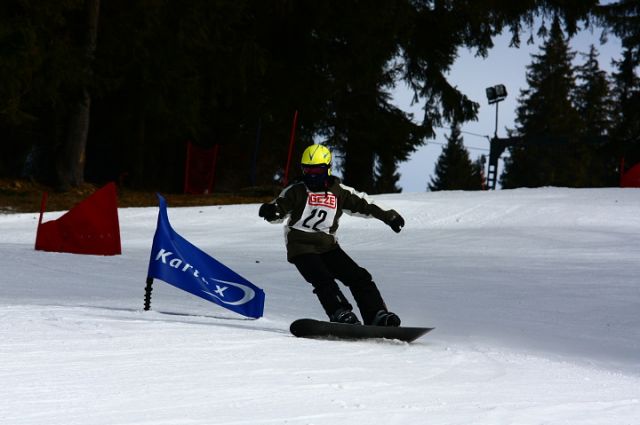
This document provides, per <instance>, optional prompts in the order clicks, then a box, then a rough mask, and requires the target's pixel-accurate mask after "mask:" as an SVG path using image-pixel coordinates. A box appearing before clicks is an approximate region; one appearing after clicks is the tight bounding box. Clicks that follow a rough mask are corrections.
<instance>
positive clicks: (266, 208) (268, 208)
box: [258, 204, 280, 221]
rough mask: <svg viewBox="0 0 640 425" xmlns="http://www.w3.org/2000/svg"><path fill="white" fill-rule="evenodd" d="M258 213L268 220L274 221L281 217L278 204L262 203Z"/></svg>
mask: <svg viewBox="0 0 640 425" xmlns="http://www.w3.org/2000/svg"><path fill="white" fill-rule="evenodd" d="M258 215H259V216H260V217H262V218H264V219H265V220H267V221H273V220H277V219H278V218H280V216H279V215H278V207H276V204H262V205H261V206H260V211H258Z"/></svg>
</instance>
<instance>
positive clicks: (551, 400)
mask: <svg viewBox="0 0 640 425" xmlns="http://www.w3.org/2000/svg"><path fill="white" fill-rule="evenodd" d="M375 199H376V201H377V202H379V203H381V204H383V205H385V206H386V207H389V208H394V209H396V210H398V211H399V212H401V214H402V215H403V216H404V217H405V219H406V221H407V225H406V227H405V229H404V230H403V231H402V232H401V233H400V234H398V235H396V234H395V233H393V232H392V231H391V230H390V229H389V228H387V227H386V226H385V225H384V224H382V223H381V222H379V221H376V220H366V219H362V218H355V217H345V218H344V219H343V220H342V221H341V229H340V231H339V235H340V241H341V244H342V246H343V248H344V249H345V250H346V251H347V252H349V253H350V254H351V256H352V257H353V258H354V259H355V260H356V261H357V262H359V263H360V264H361V265H362V266H364V267H366V268H367V269H368V270H369V271H370V272H371V273H372V275H373V276H374V278H375V280H376V282H377V283H378V285H379V287H380V289H381V292H382V294H383V296H384V297H385V299H386V301H387V304H388V306H389V308H390V309H392V310H393V311H395V312H397V313H398V314H399V315H400V316H401V318H402V319H403V323H404V324H406V325H414V326H435V327H436V330H434V331H433V332H431V333H430V334H427V335H426V336H424V337H423V338H421V339H419V340H418V341H416V342H415V343H413V344H402V343H398V342H394V341H368V342H345V341H320V340H307V339H296V338H294V337H292V336H290V335H289V333H288V325H289V323H290V322H291V321H292V320H294V319H296V318H299V317H317V318H322V317H323V313H322V311H321V309H320V307H319V304H318V303H317V301H316V300H315V299H314V295H313V294H312V293H311V290H310V285H308V284H307V283H305V282H303V281H302V279H301V278H300V277H298V275H297V271H296V270H295V268H294V267H293V266H291V265H290V264H288V263H287V262H286V260H285V256H284V247H283V233H282V227H281V226H279V225H270V224H268V223H265V222H264V221H262V220H261V219H260V218H258V217H257V205H236V206H220V207H217V206H216V207H200V208H171V205H169V218H170V220H171V223H172V225H173V227H174V228H175V229H176V231H178V232H179V233H180V234H181V235H182V236H184V237H185V238H187V239H188V240H189V241H191V242H192V243H194V244H195V245H197V246H199V247H200V248H202V249H203V250H205V251H206V252H208V253H210V254H211V255H213V256H214V257H216V258H217V259H218V260H220V261H221V262H223V263H225V264H226V265H227V266H229V267H231V268H232V269H234V270H235V271H237V272H238V273H240V274H241V275H243V276H244V277H246V278H247V279H249V280H250V281H252V282H253V283H255V284H256V285H258V286H260V287H261V288H263V289H264V290H265V292H266V295H267V300H266V308H265V316H264V317H263V318H261V319H259V320H245V319H243V318H241V317H239V316H237V315H235V314H234V313H231V312H228V311H226V310H223V309H221V308H220V307H218V306H216V305H214V304H211V303H207V302H206V301H204V300H200V299H199V298H195V297H193V296H192V295H190V294H187V293H185V292H181V291H179V290H178V289H176V288H174V287H172V286H170V285H167V284H165V283H163V282H160V281H156V282H155V284H154V292H153V303H152V311H149V312H144V311H142V304H143V295H144V281H145V277H146V269H147V265H148V260H149V255H150V252H149V251H150V247H151V240H152V237H153V233H154V230H155V223H156V218H157V208H140V209H121V210H120V211H119V215H120V226H121V233H122V241H123V255H121V256H116V257H96V256H78V255H70V254H56V253H45V252H36V251H34V250H33V243H34V239H35V228H36V224H37V216H36V215H35V214H10V215H0V318H1V320H0V383H1V384H2V385H0V424H7V425H22V424H25V425H33V424H60V425H62V424H64V425H73V424H92V425H101V424H105V425H107V424H109V425H114V424H118V425H129V424H144V425H147V424H154V425H156V424H158V425H161V424H162V425H164V424H166V425H181V424H185V425H187V424H189V425H192V424H228V425H231V424H234V425H235V424H295V425H298V424H300V425H301V424H315V425H319V424H327V425H329V424H331V425H335V424H343V423H344V424H364V423H366V424H385V425H391V424H423V423H434V424H465V425H468V424H616V425H618V424H638V423H640V315H639V312H640V283H639V277H640V264H639V262H638V259H639V258H640V244H638V240H639V239H640V190H634V189H624V190H623V189H589V190H571V189H560V188H544V189H535V190H534V189H530V190H527V189H521V190H513V191H507V190H503V191H496V192H482V193H479V192H474V193H465V192H440V193H424V194H399V195H384V196H378V197H375ZM59 215H60V213H50V214H47V215H46V216H45V220H48V219H53V218H56V217H57V216H59Z"/></svg>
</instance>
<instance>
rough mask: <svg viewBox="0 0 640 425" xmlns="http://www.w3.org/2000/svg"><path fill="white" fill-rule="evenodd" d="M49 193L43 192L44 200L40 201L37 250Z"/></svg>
mask: <svg viewBox="0 0 640 425" xmlns="http://www.w3.org/2000/svg"><path fill="white" fill-rule="evenodd" d="M48 196H49V193H48V192H42V200H41V201H40V218H39V219H38V228H37V229H36V245H35V246H36V249H37V246H38V233H39V232H40V226H41V225H42V216H43V215H44V209H45V208H46V207H47V197H48Z"/></svg>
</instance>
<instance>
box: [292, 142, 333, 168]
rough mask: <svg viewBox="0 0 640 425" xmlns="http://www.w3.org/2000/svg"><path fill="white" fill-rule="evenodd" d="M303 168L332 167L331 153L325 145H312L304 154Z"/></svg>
mask: <svg viewBox="0 0 640 425" xmlns="http://www.w3.org/2000/svg"><path fill="white" fill-rule="evenodd" d="M300 163H301V164H302V166H309V165H311V166H313V165H326V166H327V167H330V166H331V151H330V150H329V149H327V147H326V146H323V145H311V146H309V147H308V148H306V149H305V150H304V152H302V160H301V161H300Z"/></svg>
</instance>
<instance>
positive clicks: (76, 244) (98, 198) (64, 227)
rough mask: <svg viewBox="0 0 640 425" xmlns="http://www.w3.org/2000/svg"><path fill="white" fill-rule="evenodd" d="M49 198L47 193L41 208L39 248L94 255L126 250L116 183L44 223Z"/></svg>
mask: <svg viewBox="0 0 640 425" xmlns="http://www.w3.org/2000/svg"><path fill="white" fill-rule="evenodd" d="M45 202H46V194H45V197H44V198H43V201H42V207H41V209H40V221H39V222H38V231H37V234H36V250H39V251H53V252H69V253H72V254H91V255H118V254H121V253H122V248H121V246H120V225H119V223H118V200H117V195H116V185H115V184H114V183H109V184H107V185H106V186H104V187H103V188H101V189H99V190H97V191H96V192H95V193H94V194H93V195H91V196H89V197H88V198H86V199H85V200H84V201H82V202H80V203H79V204H77V205H76V206H74V207H73V208H72V209H70V210H69V211H68V212H67V213H66V214H64V215H63V216H62V217H60V218H58V219H57V220H51V221H47V222H46V223H42V215H43V213H44V209H45Z"/></svg>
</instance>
